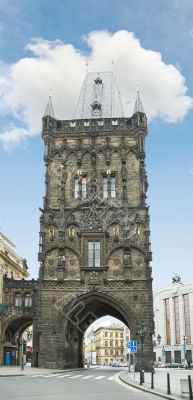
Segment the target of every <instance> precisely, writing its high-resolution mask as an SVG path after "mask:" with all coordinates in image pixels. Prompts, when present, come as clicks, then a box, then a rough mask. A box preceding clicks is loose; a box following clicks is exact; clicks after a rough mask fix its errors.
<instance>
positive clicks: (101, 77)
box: [75, 71, 124, 119]
mask: <svg viewBox="0 0 193 400" xmlns="http://www.w3.org/2000/svg"><path fill="white" fill-rule="evenodd" d="M121 117H124V112H123V107H122V103H121V98H120V94H119V90H118V88H117V84H116V81H115V79H114V76H113V73H112V72H110V71H109V72H108V71H106V72H88V73H87V75H86V77H85V80H84V83H83V86H82V90H81V93H80V97H79V100H78V104H77V108H76V112H75V119H90V118H121Z"/></svg>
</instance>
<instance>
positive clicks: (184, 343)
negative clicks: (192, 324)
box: [182, 335, 188, 361]
mask: <svg viewBox="0 0 193 400" xmlns="http://www.w3.org/2000/svg"><path fill="white" fill-rule="evenodd" d="M182 339H183V347H184V361H185V360H186V343H187V342H186V341H187V339H188V338H187V336H185V335H184V336H182Z"/></svg>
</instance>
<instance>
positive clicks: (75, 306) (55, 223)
mask: <svg viewBox="0 0 193 400" xmlns="http://www.w3.org/2000/svg"><path fill="white" fill-rule="evenodd" d="M146 135H147V119H146V115H145V113H144V111H143V108H142V104H141V101H140V97H139V93H137V99H136V103H135V108H134V113H133V115H132V116H131V117H130V118H125V117H124V114H123V109H122V105H121V101H120V98H119V94H118V90H117V89H116V84H115V82H114V80H113V74H112V73H111V72H103V73H88V74H87V76H86V78H85V81H84V84H83V88H82V91H81V94H80V98H79V102H78V106H77V109H76V118H75V119H74V120H58V119H56V118H54V113H53V107H52V102H51V97H50V98H49V102H48V105H47V108H46V112H45V116H44V117H43V130H42V136H43V140H44V143H45V157H44V160H45V166H46V173H45V186H46V192H45V198H44V206H43V209H41V212H42V215H41V218H40V251H39V260H40V262H41V266H40V280H39V282H40V283H39V291H38V299H37V304H38V308H37V318H36V320H35V322H34V354H35V355H36V356H35V357H34V362H33V363H34V365H37V363H38V365H39V366H40V367H47V368H49V367H50V368H57V367H58V368H62V367H76V366H81V365H82V337H83V334H84V332H85V330H86V329H87V327H88V326H89V325H90V324H91V323H92V322H93V321H94V320H96V319H97V318H99V317H102V316H105V315H111V316H114V317H117V318H119V319H120V320H121V321H123V322H124V323H125V324H126V325H127V326H128V327H129V328H130V331H131V338H132V339H137V340H138V341H139V354H140V335H139V327H140V326H142V327H144V325H145V327H146V330H147V333H146V337H145V340H144V362H145V365H146V366H147V368H150V367H151V364H152V333H153V311H152V278H151V267H150V261H151V251H150V239H149V236H150V231H149V213H148V207H147V205H146V190H147V176H146V171H145V150H144V143H145V137H146ZM143 339H144V338H143V337H142V341H143ZM142 351H143V350H142ZM137 358H138V361H137V362H138V366H140V362H141V360H140V357H137Z"/></svg>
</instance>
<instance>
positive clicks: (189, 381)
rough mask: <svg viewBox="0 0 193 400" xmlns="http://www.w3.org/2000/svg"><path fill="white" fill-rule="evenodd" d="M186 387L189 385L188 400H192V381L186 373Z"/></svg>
mask: <svg viewBox="0 0 193 400" xmlns="http://www.w3.org/2000/svg"><path fill="white" fill-rule="evenodd" d="M188 387H189V400H193V397H192V382H191V376H190V375H188Z"/></svg>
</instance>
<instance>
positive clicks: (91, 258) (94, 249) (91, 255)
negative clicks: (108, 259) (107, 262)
mask: <svg viewBox="0 0 193 400" xmlns="http://www.w3.org/2000/svg"><path fill="white" fill-rule="evenodd" d="M100 258H101V257H100V241H89V242H88V266H89V267H100Z"/></svg>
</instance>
